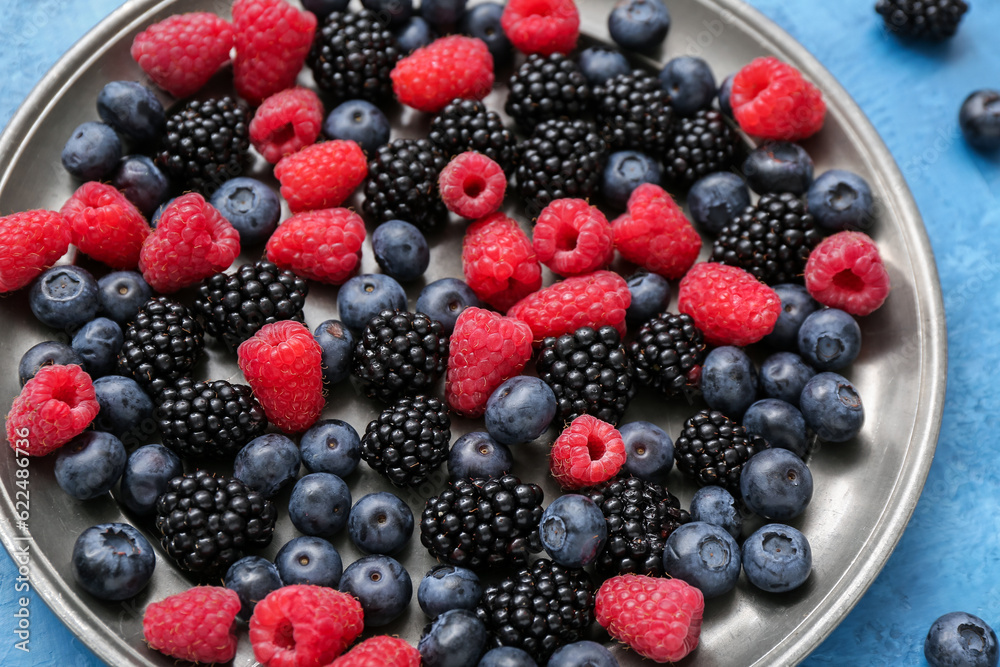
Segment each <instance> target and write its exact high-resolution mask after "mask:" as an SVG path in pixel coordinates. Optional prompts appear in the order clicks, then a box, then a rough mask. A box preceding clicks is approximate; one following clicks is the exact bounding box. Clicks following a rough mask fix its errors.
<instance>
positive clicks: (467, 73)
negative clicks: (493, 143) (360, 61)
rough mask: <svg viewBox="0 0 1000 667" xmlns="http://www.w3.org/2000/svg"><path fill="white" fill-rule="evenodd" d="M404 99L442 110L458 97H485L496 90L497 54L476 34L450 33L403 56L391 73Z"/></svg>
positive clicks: (416, 105) (426, 108) (417, 105)
mask: <svg viewBox="0 0 1000 667" xmlns="http://www.w3.org/2000/svg"><path fill="white" fill-rule="evenodd" d="M389 76H390V77H391V78H392V92H393V93H395V94H396V98H397V99H399V101H400V102H402V103H403V104H406V105H408V106H411V107H413V108H414V109H418V110H420V111H427V112H429V113H438V112H439V111H441V110H442V109H444V108H445V107H446V106H448V104H449V103H450V102H451V101H452V100H454V99H455V98H462V99H467V100H481V99H483V98H484V97H486V96H487V95H489V94H490V91H491V90H493V56H492V55H490V50H489V49H488V48H486V43H485V42H483V40H481V39H477V38H475V37H464V36H462V35H449V36H448V37H442V38H440V39H436V40H434V41H433V42H431V43H430V44H428V45H427V46H423V47H421V48H419V49H417V50H416V51H414V52H413V53H411V54H410V55H408V56H406V57H405V58H402V59H401V60H400V61H399V62H398V63H396V66H395V67H393V68H392V72H391V73H390V74H389Z"/></svg>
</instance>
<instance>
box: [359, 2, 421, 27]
mask: <svg viewBox="0 0 1000 667" xmlns="http://www.w3.org/2000/svg"><path fill="white" fill-rule="evenodd" d="M361 6H362V7H364V8H365V9H370V10H371V11H373V12H375V15H376V16H377V17H378V20H379V23H381V24H382V25H389V26H390V27H396V26H400V25H403V24H404V23H406V22H407V21H409V20H410V17H411V16H413V0H361Z"/></svg>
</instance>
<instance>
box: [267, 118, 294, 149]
mask: <svg viewBox="0 0 1000 667" xmlns="http://www.w3.org/2000/svg"><path fill="white" fill-rule="evenodd" d="M294 138H295V128H294V127H293V126H292V124H291V123H285V124H284V125H282V126H281V127H279V128H278V129H276V130H275V131H274V132H272V133H271V136H270V141H271V143H272V144H278V145H281V144H284V143H287V142H288V141H291V140H292V139H294Z"/></svg>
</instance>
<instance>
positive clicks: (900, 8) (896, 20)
mask: <svg viewBox="0 0 1000 667" xmlns="http://www.w3.org/2000/svg"><path fill="white" fill-rule="evenodd" d="M875 11H877V12H878V13H879V14H881V15H882V20H883V21H885V27H886V29H887V30H889V31H891V32H895V33H898V34H900V35H906V36H907V37H917V38H927V39H946V38H948V37H951V36H952V35H954V34H955V31H956V30H958V24H959V23H960V22H961V21H962V15H963V14H965V12H967V11H969V5H968V3H966V2H965V0H878V2H876V3H875Z"/></svg>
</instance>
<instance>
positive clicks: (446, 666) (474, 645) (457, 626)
mask: <svg viewBox="0 0 1000 667" xmlns="http://www.w3.org/2000/svg"><path fill="white" fill-rule="evenodd" d="M485 647H486V626H485V625H483V622H482V621H480V620H479V619H478V618H477V617H476V614H475V613H474V612H471V611H469V610H468V609H452V610H451V611H446V612H444V613H443V614H441V615H440V616H438V617H437V618H436V619H434V622H433V623H431V624H430V625H429V626H428V627H426V628H424V633H423V636H421V637H420V643H419V644H417V650H418V651H420V664H421V665H422V666H423V667H473V666H474V665H475V664H476V661H478V660H479V656H480V655H482V653H483V649H484V648H485Z"/></svg>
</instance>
